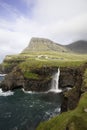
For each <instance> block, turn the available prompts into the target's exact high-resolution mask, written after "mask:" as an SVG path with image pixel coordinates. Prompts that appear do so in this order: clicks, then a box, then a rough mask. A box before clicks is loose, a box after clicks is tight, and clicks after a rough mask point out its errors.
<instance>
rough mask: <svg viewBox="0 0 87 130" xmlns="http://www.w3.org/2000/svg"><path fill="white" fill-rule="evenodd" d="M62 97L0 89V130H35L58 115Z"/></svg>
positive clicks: (53, 94)
mask: <svg viewBox="0 0 87 130" xmlns="http://www.w3.org/2000/svg"><path fill="white" fill-rule="evenodd" d="M61 102H62V95H61V94H58V93H35V92H34V93H32V92H25V91H23V90H22V89H19V90H15V91H14V92H12V91H7V92H3V91H2V90H1V89H0V130H35V128H36V127H37V126H38V124H39V123H40V122H41V121H44V120H49V119H50V118H52V117H54V116H56V115H58V114H59V113H60V110H61V109H60V107H61Z"/></svg>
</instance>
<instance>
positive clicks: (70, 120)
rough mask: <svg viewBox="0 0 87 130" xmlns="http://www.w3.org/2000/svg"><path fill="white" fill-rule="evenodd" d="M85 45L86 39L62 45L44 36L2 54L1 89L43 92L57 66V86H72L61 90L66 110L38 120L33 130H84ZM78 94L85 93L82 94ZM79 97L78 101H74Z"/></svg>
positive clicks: (86, 82)
mask: <svg viewBox="0 0 87 130" xmlns="http://www.w3.org/2000/svg"><path fill="white" fill-rule="evenodd" d="M86 44H87V43H86V41H85V42H83V41H78V42H76V43H75V44H71V45H69V46H62V45H60V44H57V43H54V42H52V41H50V40H48V39H42V38H32V39H31V41H30V44H29V45H28V47H27V48H25V49H24V50H23V51H22V53H20V54H18V55H12V56H11V55H10V56H6V58H5V59H4V61H3V63H2V64H1V65H0V72H1V73H7V74H8V75H7V76H6V77H5V80H4V81H3V82H2V84H1V87H2V89H3V90H4V91H7V90H14V89H17V88H24V89H25V90H28V91H38V92H40V91H47V90H49V89H50V86H51V80H52V75H53V74H54V73H55V72H56V71H57V69H58V67H59V68H60V71H61V73H60V80H59V87H60V88H62V89H63V90H64V89H65V88H67V87H71V88H72V89H71V90H70V91H68V92H64V102H63V104H62V106H61V109H62V112H64V111H67V112H66V113H62V114H61V115H60V116H58V117H55V118H53V119H52V120H49V121H47V122H45V123H41V124H40V126H38V128H37V130H83V129H84V130H86V129H87V127H86V124H85V123H86V121H87V120H86V119H85V118H86V116H87V115H86V107H87V105H86V97H87V96H86V95H87V94H86V93H85V92H86V90H87V64H86V61H87V53H86V50H87V49H86V48H87V46H86ZM84 48H85V49H84ZM82 93H85V94H83V96H82ZM79 99H81V101H80V103H79V104H78V102H79ZM71 110H72V111H71ZM84 115H85V116H84ZM84 117H85V118H84ZM82 120H83V121H82ZM80 123H81V125H79V124H80Z"/></svg>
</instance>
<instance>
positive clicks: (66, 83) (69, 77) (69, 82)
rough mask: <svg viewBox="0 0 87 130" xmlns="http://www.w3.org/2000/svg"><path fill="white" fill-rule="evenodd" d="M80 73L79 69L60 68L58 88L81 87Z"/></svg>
mask: <svg viewBox="0 0 87 130" xmlns="http://www.w3.org/2000/svg"><path fill="white" fill-rule="evenodd" d="M81 83H82V71H81V69H80V68H61V73H60V80H59V87H60V88H62V89H64V88H67V87H69V88H73V87H74V86H81Z"/></svg>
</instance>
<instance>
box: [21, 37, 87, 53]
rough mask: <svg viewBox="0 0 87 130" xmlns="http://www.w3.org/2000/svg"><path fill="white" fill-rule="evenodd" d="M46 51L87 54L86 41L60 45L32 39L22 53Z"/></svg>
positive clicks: (42, 39) (41, 39)
mask: <svg viewBox="0 0 87 130" xmlns="http://www.w3.org/2000/svg"><path fill="white" fill-rule="evenodd" d="M46 51H56V52H72V53H80V54H85V53H86V54H87V41H83V40H80V41H76V42H73V43H71V44H69V45H60V44H58V43H55V42H53V41H51V40H49V39H45V38H35V37H34V38H32V39H31V40H30V43H29V45H28V46H27V47H26V48H25V49H24V50H23V52H22V53H29V52H46Z"/></svg>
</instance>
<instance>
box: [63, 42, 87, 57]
mask: <svg viewBox="0 0 87 130" xmlns="http://www.w3.org/2000/svg"><path fill="white" fill-rule="evenodd" d="M65 47H66V48H67V49H69V50H70V51H72V52H75V53H81V54H85V53H87V41H83V40H80V41H76V42H73V43H71V44H69V45H66V46H65Z"/></svg>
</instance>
